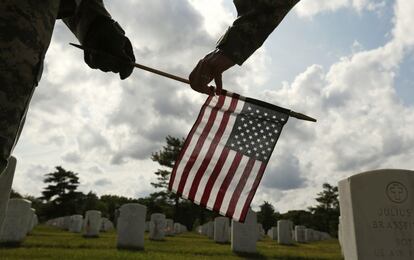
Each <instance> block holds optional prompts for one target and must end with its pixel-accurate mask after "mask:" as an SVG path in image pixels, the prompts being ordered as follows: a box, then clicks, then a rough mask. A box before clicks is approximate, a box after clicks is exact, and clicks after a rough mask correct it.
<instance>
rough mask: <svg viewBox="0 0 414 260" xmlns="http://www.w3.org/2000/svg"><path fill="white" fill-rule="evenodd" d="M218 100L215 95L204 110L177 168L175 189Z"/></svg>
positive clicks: (173, 187)
mask: <svg viewBox="0 0 414 260" xmlns="http://www.w3.org/2000/svg"><path fill="white" fill-rule="evenodd" d="M217 102H218V96H215V97H213V98H212V99H211V101H210V104H209V105H208V106H207V107H206V109H205V111H204V116H203V118H202V120H201V121H200V124H199V125H198V127H197V128H196V130H195V131H194V135H193V137H192V138H191V140H190V143H189V145H188V147H187V149H186V150H185V153H184V155H183V158H182V159H181V161H180V164H179V165H178V166H177V170H176V172H175V178H174V183H173V186H172V190H173V191H177V190H178V186H179V185H180V181H181V177H182V176H181V175H182V173H183V170H184V167H185V165H186V164H187V162H188V160H189V158H190V156H191V154H192V153H193V150H194V147H195V146H196V144H197V140H198V137H199V136H200V135H201V133H202V132H203V129H204V127H205V126H206V124H207V122H208V119H209V118H210V114H211V111H212V109H213V107H215V106H216V105H217Z"/></svg>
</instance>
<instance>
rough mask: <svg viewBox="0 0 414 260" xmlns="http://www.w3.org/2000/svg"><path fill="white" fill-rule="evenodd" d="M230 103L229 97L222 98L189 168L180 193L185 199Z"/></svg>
mask: <svg viewBox="0 0 414 260" xmlns="http://www.w3.org/2000/svg"><path fill="white" fill-rule="evenodd" d="M230 103H231V98H226V99H225V100H224V104H223V107H222V109H220V110H219V111H218V113H217V116H216V119H215V120H214V123H213V126H212V127H211V129H210V132H209V133H208V135H207V136H206V140H205V141H204V143H203V146H202V147H201V150H200V153H199V154H198V156H197V160H196V161H195V162H194V165H193V167H192V168H191V170H190V172H189V174H188V177H187V182H186V183H185V186H184V190H183V193H182V196H183V197H184V198H186V199H187V198H188V196H189V195H190V194H189V193H190V189H191V186H193V180H194V177H195V176H196V174H197V171H198V169H199V168H200V166H201V163H202V162H203V160H204V158H205V157H206V154H207V152H208V149H209V148H210V145H211V143H212V141H213V139H214V136H215V135H216V133H217V131H218V130H219V126H220V122H221V120H222V119H223V116H224V113H223V111H226V110H228V109H229V107H230ZM200 134H201V133H200ZM199 137H200V136H199V135H198V136H197V138H199ZM193 138H194V137H193Z"/></svg>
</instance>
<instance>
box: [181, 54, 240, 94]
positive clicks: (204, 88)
mask: <svg viewBox="0 0 414 260" xmlns="http://www.w3.org/2000/svg"><path fill="white" fill-rule="evenodd" d="M234 65H235V63H234V62H233V61H232V60H230V59H229V58H228V57H227V56H226V55H225V54H224V53H223V52H222V51H221V50H218V49H217V50H214V51H212V52H210V53H209V54H207V55H206V56H205V57H204V58H202V59H201V60H200V61H199V62H198V64H197V65H196V67H195V68H194V69H193V71H192V72H191V74H190V76H189V80H190V85H191V88H192V89H194V90H195V91H197V92H200V93H205V94H208V95H214V94H218V95H219V94H220V92H221V90H222V89H223V82H222V76H221V75H222V73H223V72H224V71H226V70H227V69H229V68H231V67H232V66H234ZM213 79H214V82H215V83H216V89H214V88H210V87H209V86H208V83H210V82H211V81H212V80H213Z"/></svg>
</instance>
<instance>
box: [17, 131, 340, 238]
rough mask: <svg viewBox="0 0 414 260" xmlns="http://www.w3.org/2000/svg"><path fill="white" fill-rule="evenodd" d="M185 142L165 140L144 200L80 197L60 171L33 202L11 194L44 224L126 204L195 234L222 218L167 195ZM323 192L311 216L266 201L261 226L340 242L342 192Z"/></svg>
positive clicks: (110, 214) (111, 213)
mask: <svg viewBox="0 0 414 260" xmlns="http://www.w3.org/2000/svg"><path fill="white" fill-rule="evenodd" d="M183 144H184V139H182V138H176V137H172V136H167V137H166V144H165V145H164V146H163V147H162V149H161V150H160V151H158V152H155V153H153V154H152V155H151V159H152V160H153V161H154V162H157V163H158V164H159V165H160V169H158V170H157V171H156V172H155V173H154V174H155V176H156V181H155V182H152V183H151V185H152V186H153V187H154V188H155V192H153V193H151V194H149V195H148V196H146V197H143V198H128V197H124V196H118V195H109V194H107V195H102V196H98V195H97V194H96V193H94V192H93V191H90V192H88V193H83V192H80V191H78V187H79V184H80V183H79V177H78V174H77V173H74V172H72V171H69V170H66V169H64V168H63V167H61V166H57V167H55V171H53V172H51V173H47V174H45V177H44V180H43V182H44V183H45V185H46V186H45V187H44V188H43V191H42V195H41V196H40V197H34V196H30V195H26V196H22V195H20V194H19V193H17V192H15V191H12V194H11V197H24V198H25V199H28V200H30V201H32V207H33V208H35V209H36V213H37V214H38V217H39V219H40V221H46V220H48V219H51V218H55V217H60V216H66V215H74V214H81V215H83V214H84V213H85V211H87V210H92V209H94V210H100V211H101V212H102V216H104V217H107V218H109V219H110V220H112V221H113V220H114V219H115V215H116V210H117V209H118V208H119V207H120V206H122V205H123V204H125V203H140V204H142V205H145V206H146V207H147V216H148V217H149V216H150V215H151V214H152V213H159V212H162V213H164V214H165V215H166V217H167V218H171V219H173V220H174V221H175V222H180V223H182V224H184V225H186V226H187V228H188V229H189V230H192V229H193V228H194V227H196V226H197V225H199V224H202V223H205V222H207V221H209V220H212V219H214V218H215V217H217V216H218V214H217V213H215V212H212V211H209V210H206V209H204V208H202V207H199V206H198V205H196V204H194V203H192V202H190V201H188V200H184V199H181V198H179V197H178V196H177V195H175V194H174V193H172V192H170V191H169V190H168V181H169V178H170V175H171V171H172V168H173V166H174V162H175V160H176V159H177V158H178V155H179V152H180V150H181V147H182V146H183ZM322 188H323V190H322V191H321V192H320V193H318V194H317V197H316V198H315V199H316V201H317V205H316V206H315V207H310V208H308V209H307V210H292V211H288V212H287V213H284V214H280V213H279V212H276V210H275V208H274V206H273V205H272V204H271V203H269V202H267V201H264V202H263V203H262V204H261V205H260V207H259V208H260V209H259V211H258V215H257V217H258V222H259V223H262V225H263V228H264V229H265V231H267V230H268V229H270V228H271V227H272V226H275V225H276V224H277V221H278V220H280V219H290V220H292V221H293V222H294V223H295V224H296V225H305V226H307V227H309V228H314V229H317V230H319V231H324V232H328V233H330V234H331V235H333V236H337V229H338V217H339V203H338V188H337V187H336V186H332V185H330V184H328V183H325V184H323V187H322Z"/></svg>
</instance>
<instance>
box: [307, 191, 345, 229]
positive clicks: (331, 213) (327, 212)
mask: <svg viewBox="0 0 414 260" xmlns="http://www.w3.org/2000/svg"><path fill="white" fill-rule="evenodd" d="M322 188H323V190H322V192H319V193H318V194H317V195H318V197H316V198H315V200H316V201H317V202H319V204H318V205H316V207H310V208H309V210H310V211H311V212H312V214H313V217H314V218H315V221H313V222H314V226H316V227H315V228H317V229H318V230H320V231H325V232H328V233H330V234H331V235H333V236H337V235H338V222H339V219H338V218H339V215H340V213H339V200H338V187H337V186H332V185H330V184H329V183H324V184H323V185H322ZM316 220H317V221H316Z"/></svg>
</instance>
